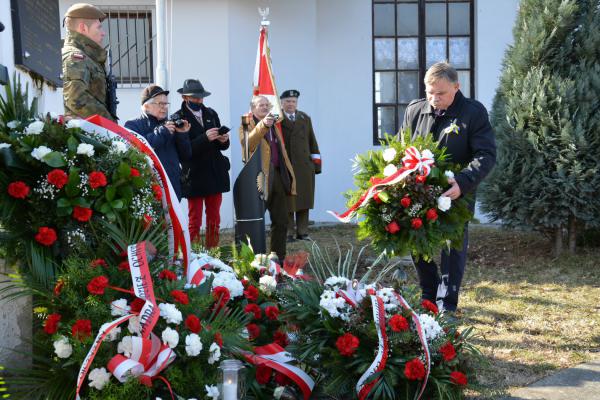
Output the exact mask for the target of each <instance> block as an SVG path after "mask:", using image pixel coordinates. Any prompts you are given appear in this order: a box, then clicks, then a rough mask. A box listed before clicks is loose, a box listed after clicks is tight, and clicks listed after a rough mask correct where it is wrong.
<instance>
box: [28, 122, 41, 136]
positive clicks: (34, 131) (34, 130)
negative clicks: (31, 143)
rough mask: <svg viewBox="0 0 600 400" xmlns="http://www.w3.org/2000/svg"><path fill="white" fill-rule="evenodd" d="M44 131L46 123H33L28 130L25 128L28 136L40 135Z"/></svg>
mask: <svg viewBox="0 0 600 400" xmlns="http://www.w3.org/2000/svg"><path fill="white" fill-rule="evenodd" d="M43 130H44V123H43V122H42V121H37V120H36V121H33V122H32V123H30V124H29V125H27V128H25V133H26V134H27V135H39V134H40V133H42V131H43Z"/></svg>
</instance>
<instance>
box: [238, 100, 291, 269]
mask: <svg viewBox="0 0 600 400" xmlns="http://www.w3.org/2000/svg"><path fill="white" fill-rule="evenodd" d="M250 107H251V110H252V111H251V116H252V118H250V121H249V125H248V150H249V151H248V154H250V157H252V155H253V154H254V152H255V151H256V150H257V149H260V155H261V162H262V172H263V174H264V175H265V185H264V188H262V189H263V193H264V198H265V201H266V204H267V209H268V210H269V216H270V217H271V250H270V251H271V252H275V253H276V254H277V257H278V258H279V261H280V262H281V263H283V260H284V259H285V254H286V235H287V227H288V208H289V197H290V196H294V195H296V178H295V176H294V169H293V168H292V163H291V162H290V159H289V157H288V154H287V152H286V150H285V145H284V141H283V136H282V134H281V130H280V129H279V127H278V126H277V125H276V122H277V120H278V119H279V115H277V114H274V113H272V112H271V108H272V105H271V103H270V102H269V100H268V99H267V98H266V97H265V96H255V97H254V98H253V99H252V102H251V103H250ZM240 141H241V143H242V154H246V149H245V143H244V131H243V128H242V127H240ZM244 161H247V160H244Z"/></svg>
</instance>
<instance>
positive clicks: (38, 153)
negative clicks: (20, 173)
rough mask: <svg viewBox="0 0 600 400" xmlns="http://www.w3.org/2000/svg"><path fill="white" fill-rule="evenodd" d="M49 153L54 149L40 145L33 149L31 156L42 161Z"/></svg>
mask: <svg viewBox="0 0 600 400" xmlns="http://www.w3.org/2000/svg"><path fill="white" fill-rule="evenodd" d="M48 153H52V149H50V148H48V147H46V146H40V147H36V148H35V149H33V151H32V152H31V157H33V158H35V159H36V160H40V161H42V158H44V156H46V154H48Z"/></svg>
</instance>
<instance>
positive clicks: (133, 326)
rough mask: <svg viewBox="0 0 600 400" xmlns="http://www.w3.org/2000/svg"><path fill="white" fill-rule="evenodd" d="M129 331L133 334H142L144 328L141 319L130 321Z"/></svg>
mask: <svg viewBox="0 0 600 400" xmlns="http://www.w3.org/2000/svg"><path fill="white" fill-rule="evenodd" d="M127 329H128V330H129V332H131V333H142V327H141V326H140V317H139V316H136V317H132V318H130V319H129V321H128V324H127Z"/></svg>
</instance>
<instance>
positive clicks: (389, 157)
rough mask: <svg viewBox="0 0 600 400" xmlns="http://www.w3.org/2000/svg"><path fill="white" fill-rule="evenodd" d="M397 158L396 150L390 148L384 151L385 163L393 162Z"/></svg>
mask: <svg viewBox="0 0 600 400" xmlns="http://www.w3.org/2000/svg"><path fill="white" fill-rule="evenodd" d="M394 158H396V149H394V148H393V147H390V148H389V149H385V150H384V151H383V161H385V162H392V161H394Z"/></svg>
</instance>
